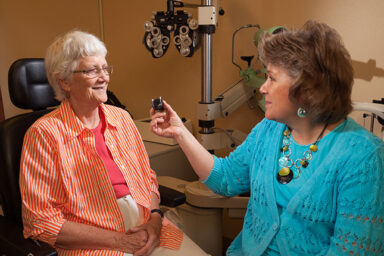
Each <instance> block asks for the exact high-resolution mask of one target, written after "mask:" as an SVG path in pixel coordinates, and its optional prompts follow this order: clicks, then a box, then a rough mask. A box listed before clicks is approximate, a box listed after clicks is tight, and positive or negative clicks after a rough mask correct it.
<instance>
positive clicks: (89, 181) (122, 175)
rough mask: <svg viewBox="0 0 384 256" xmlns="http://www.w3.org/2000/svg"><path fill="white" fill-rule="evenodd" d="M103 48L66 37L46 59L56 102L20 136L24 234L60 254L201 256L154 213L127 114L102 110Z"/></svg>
mask: <svg viewBox="0 0 384 256" xmlns="http://www.w3.org/2000/svg"><path fill="white" fill-rule="evenodd" d="M106 54H107V50H106V48H105V45H104V43H103V42H101V41H100V40H99V39H98V38H97V37H95V36H94V35H92V34H89V33H85V32H82V31H71V32H69V33H67V34H65V35H62V36H60V37H58V38H57V39H56V40H55V41H54V42H53V43H52V44H51V45H50V46H49V48H48V50H47V53H46V58H45V65H46V71H47V76H48V80H49V82H50V84H51V85H52V87H53V89H54V91H55V95H56V98H57V99H58V100H59V101H61V104H60V106H59V107H58V108H57V109H55V110H53V111H52V112H50V113H49V114H48V115H46V116H44V117H42V118H41V119H39V120H38V121H37V122H36V123H35V124H33V125H32V126H31V128H30V129H29V130H28V132H27V133H26V136H25V139H24V147H23V153H22V159H21V172H20V190H21V196H22V216H23V223H24V236H25V237H31V238H32V239H37V240H41V241H44V242H47V243H48V244H50V245H52V246H53V247H55V248H56V250H57V252H58V254H59V255H80V254H81V255H83V254H84V255H123V254H124V253H125V255H131V254H134V255H205V253H204V252H203V251H202V250H201V249H200V248H199V247H198V246H197V245H196V244H194V243H193V242H192V241H191V240H190V239H189V238H188V237H187V236H185V235H183V233H182V231H180V230H179V229H177V228H176V227H175V226H174V225H173V224H172V223H170V222H169V221H168V220H167V219H166V218H163V214H162V212H161V211H160V209H159V192H158V185H157V181H156V174H155V173H154V171H153V170H151V168H150V166H149V160H148V156H147V154H146V151H145V148H144V145H143V142H142V140H141V137H140V135H139V133H138V131H137V129H136V127H135V125H134V122H133V121H132V119H131V117H130V115H129V114H128V112H126V111H124V110H123V109H120V108H117V107H114V106H110V105H106V104H104V102H106V101H107V87H108V83H109V79H110V74H111V73H112V66H109V65H108V63H107V61H106V58H105V57H106Z"/></svg>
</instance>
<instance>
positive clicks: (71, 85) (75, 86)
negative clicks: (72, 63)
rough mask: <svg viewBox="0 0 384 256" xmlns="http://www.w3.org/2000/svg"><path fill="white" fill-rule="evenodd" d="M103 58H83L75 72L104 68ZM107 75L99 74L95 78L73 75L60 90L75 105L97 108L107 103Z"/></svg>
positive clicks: (105, 63)
mask: <svg viewBox="0 0 384 256" xmlns="http://www.w3.org/2000/svg"><path fill="white" fill-rule="evenodd" d="M107 66H108V65H107V61H106V60H105V57H104V56H85V57H82V58H81V59H80V60H79V64H78V66H77V68H76V71H79V70H85V71H87V70H92V69H95V68H96V69H98V70H100V69H103V68H106V67H107ZM108 83H109V74H108V73H107V72H100V74H99V75H97V76H96V77H89V76H88V75H87V74H85V73H81V72H79V73H73V74H72V79H70V80H69V81H64V82H63V83H62V88H63V89H64V90H65V91H66V92H67V93H68V94H69V101H70V102H71V103H74V104H76V105H87V106H95V107H97V106H98V105H100V104H101V103H104V102H106V101H107V99H108V97H107V88H108Z"/></svg>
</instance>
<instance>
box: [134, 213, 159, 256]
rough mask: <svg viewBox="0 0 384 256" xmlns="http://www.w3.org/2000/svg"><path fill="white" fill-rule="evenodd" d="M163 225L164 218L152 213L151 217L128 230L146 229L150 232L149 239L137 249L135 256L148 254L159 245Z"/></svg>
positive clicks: (139, 230)
mask: <svg viewBox="0 0 384 256" xmlns="http://www.w3.org/2000/svg"><path fill="white" fill-rule="evenodd" d="M161 227H162V219H161V217H160V215H159V214H152V215H151V217H150V219H149V220H148V221H147V222H146V223H144V224H143V225H140V226H138V227H135V228H131V229H129V230H128V232H133V233H135V232H141V231H145V232H146V233H147V234H148V240H147V243H146V244H145V246H144V247H142V248H141V249H140V250H138V251H136V252H135V253H134V254H133V255H134V256H147V255H150V254H151V253H152V251H153V250H154V249H155V248H156V247H158V246H159V244H160V234H161Z"/></svg>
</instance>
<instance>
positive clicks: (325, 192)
mask: <svg viewBox="0 0 384 256" xmlns="http://www.w3.org/2000/svg"><path fill="white" fill-rule="evenodd" d="M258 50H259V55H260V59H261V60H262V61H263V63H264V64H265V66H266V67H267V74H268V78H267V80H266V82H265V83H264V84H263V85H262V87H261V88H260V92H261V93H262V94H263V95H264V96H265V102H266V112H265V119H264V120H263V121H262V122H260V123H259V124H258V125H256V126H255V127H254V128H253V130H252V131H251V133H250V134H249V136H248V137H247V139H246V140H245V141H244V142H243V143H242V144H241V145H240V146H239V147H238V148H237V149H236V150H235V151H233V152H232V153H231V154H230V155H229V156H228V157H226V158H217V157H215V156H213V155H211V154H210V153H208V152H207V151H206V150H205V149H204V148H203V147H202V146H201V145H200V144H199V143H198V142H197V141H196V139H195V138H194V137H193V135H192V134H190V133H189V132H188V130H187V129H186V128H185V127H184V126H183V123H182V122H181V121H180V118H179V117H178V116H177V114H176V112H175V111H173V110H172V108H171V107H170V106H169V105H168V104H167V103H164V107H165V111H164V112H155V111H154V110H153V109H152V110H151V115H152V122H151V129H152V131H153V132H154V133H155V134H158V135H160V136H166V137H173V138H175V139H176V140H177V142H178V143H179V144H180V146H181V148H182V149H183V151H184V152H185V154H186V156H187V157H188V159H189V161H190V163H191V165H192V167H193V168H194V170H195V171H196V173H197V174H198V175H199V177H200V178H201V180H202V181H203V182H204V183H205V184H206V185H207V186H208V187H209V188H211V189H212V190H213V191H214V192H216V193H219V194H222V195H226V196H234V195H237V194H240V193H243V192H247V191H250V192H251V195H250V199H249V203H248V208H247V213H246V216H245V219H244V225H243V230H242V231H241V233H240V234H239V235H238V236H237V237H236V239H235V240H234V241H233V243H232V244H231V246H230V247H229V249H228V251H227V255H252V256H253V255H287V256H288V255H361V256H362V255H384V223H383V218H384V143H383V141H381V140H380V139H379V138H377V137H376V136H374V135H373V134H371V133H369V132H368V131H366V130H365V129H364V128H363V127H361V126H359V125H358V124H357V123H355V122H354V121H353V120H352V119H350V118H349V117H348V116H347V115H348V114H349V113H350V112H351V110H352V103H351V90H352V84H353V69H352V66H351V58H350V55H349V53H348V52H347V50H346V49H345V47H344V45H343V43H342V40H341V38H340V36H339V35H338V33H337V32H336V31H335V30H334V29H332V28H330V27H329V26H327V25H326V24H323V23H319V22H314V21H308V22H307V23H306V24H305V25H304V26H303V27H302V28H301V29H299V30H287V31H283V32H281V33H279V34H276V35H270V34H264V35H263V36H262V38H261V39H260V41H259V45H258Z"/></svg>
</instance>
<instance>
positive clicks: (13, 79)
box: [8, 58, 60, 110]
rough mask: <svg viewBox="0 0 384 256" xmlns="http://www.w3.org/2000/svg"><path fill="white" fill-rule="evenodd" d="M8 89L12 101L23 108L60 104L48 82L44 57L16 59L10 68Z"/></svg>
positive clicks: (42, 107) (38, 108)
mask: <svg viewBox="0 0 384 256" xmlns="http://www.w3.org/2000/svg"><path fill="white" fill-rule="evenodd" d="M8 89H9V96H10V98H11V101H12V103H13V104H14V105H15V106H17V107H19V108H22V109H33V110H41V109H46V108H48V107H53V106H57V105H59V104H60V102H59V101H57V100H56V99H55V94H54V92H53V89H52V87H51V86H50V85H49V83H48V79H47V76H46V73H45V67H44V59H42V58H25V59H19V60H16V61H15V62H14V63H13V64H12V65H11V67H10V68H9V72H8Z"/></svg>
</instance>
